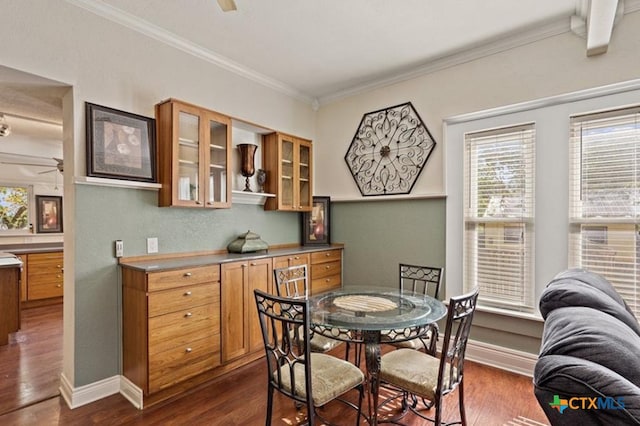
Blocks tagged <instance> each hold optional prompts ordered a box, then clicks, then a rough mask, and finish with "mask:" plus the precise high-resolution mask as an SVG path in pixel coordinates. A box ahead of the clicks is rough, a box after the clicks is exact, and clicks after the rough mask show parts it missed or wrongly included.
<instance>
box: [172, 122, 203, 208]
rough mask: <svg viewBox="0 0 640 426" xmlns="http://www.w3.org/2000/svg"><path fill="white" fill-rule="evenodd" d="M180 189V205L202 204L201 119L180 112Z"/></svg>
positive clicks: (178, 163)
mask: <svg viewBox="0 0 640 426" xmlns="http://www.w3.org/2000/svg"><path fill="white" fill-rule="evenodd" d="M177 142H178V150H177V151H178V158H177V172H178V187H177V199H178V202H180V203H185V204H192V203H193V204H200V203H201V200H202V197H201V189H202V188H201V186H200V162H201V159H200V117H199V116H198V115H195V114H191V113H188V112H184V111H178V140H177Z"/></svg>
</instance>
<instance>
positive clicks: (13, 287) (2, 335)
mask: <svg viewBox="0 0 640 426" xmlns="http://www.w3.org/2000/svg"><path fill="white" fill-rule="evenodd" d="M0 261H1V262H0V346H2V345H6V344H8V343H9V334H10V333H15V332H16V331H18V330H19V329H20V269H21V267H22V264H21V262H20V260H18V259H17V258H16V257H15V256H14V255H12V254H10V253H0Z"/></svg>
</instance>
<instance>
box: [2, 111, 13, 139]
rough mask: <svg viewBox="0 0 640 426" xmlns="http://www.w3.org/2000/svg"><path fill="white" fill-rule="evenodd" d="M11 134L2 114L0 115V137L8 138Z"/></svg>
mask: <svg viewBox="0 0 640 426" xmlns="http://www.w3.org/2000/svg"><path fill="white" fill-rule="evenodd" d="M10 134H11V126H9V124H7V120H6V119H5V118H4V114H1V113H0V136H9V135H10Z"/></svg>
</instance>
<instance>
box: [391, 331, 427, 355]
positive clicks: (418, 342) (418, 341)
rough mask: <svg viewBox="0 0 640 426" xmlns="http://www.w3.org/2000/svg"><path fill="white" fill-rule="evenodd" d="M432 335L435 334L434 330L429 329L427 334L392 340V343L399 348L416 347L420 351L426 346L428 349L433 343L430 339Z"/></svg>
mask: <svg viewBox="0 0 640 426" xmlns="http://www.w3.org/2000/svg"><path fill="white" fill-rule="evenodd" d="M432 335H433V331H432V330H429V331H427V334H425V335H424V336H422V337H418V338H415V339H411V340H405V341H401V342H391V344H392V345H393V346H395V347H397V348H407V349H415V350H418V351H419V350H422V349H424V348H425V346H426V348H427V349H428V348H429V345H430V344H431V342H430V340H431V336H432ZM423 340H424V343H423V342H422V341H423Z"/></svg>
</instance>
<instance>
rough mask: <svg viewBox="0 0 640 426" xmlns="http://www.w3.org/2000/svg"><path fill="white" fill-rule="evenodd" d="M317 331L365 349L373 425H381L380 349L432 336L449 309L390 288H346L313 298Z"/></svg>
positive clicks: (313, 326) (427, 298) (428, 298)
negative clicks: (378, 422) (433, 330)
mask: <svg viewBox="0 0 640 426" xmlns="http://www.w3.org/2000/svg"><path fill="white" fill-rule="evenodd" d="M309 311H310V323H311V329H312V330H313V332H314V333H319V334H322V335H324V336H327V337H332V338H334V339H338V340H343V341H346V342H351V343H356V344H358V343H362V344H364V350H365V360H366V367H367V369H366V373H367V379H368V382H369V392H370V395H371V397H372V400H373V401H372V403H373V408H372V407H371V406H370V407H369V408H370V410H373V413H370V414H371V415H370V417H371V424H374V425H375V424H377V415H376V412H375V411H376V407H377V406H378V390H379V387H380V383H379V380H378V374H379V372H380V344H381V343H383V342H384V343H392V342H399V341H405V340H411V339H415V338H417V337H421V336H424V335H426V333H427V332H428V331H429V329H430V327H431V325H432V324H433V323H435V322H436V321H438V320H440V319H441V318H443V317H444V316H445V315H446V313H447V308H446V306H445V305H444V303H442V302H441V301H439V300H438V299H435V298H433V297H431V296H425V295H423V294H421V293H413V292H410V291H401V290H399V289H389V288H375V287H368V288H361V287H344V288H341V289H339V290H334V291H330V292H327V293H321V294H317V295H314V296H311V297H310V298H309Z"/></svg>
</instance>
